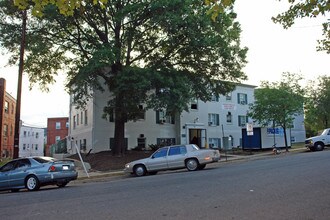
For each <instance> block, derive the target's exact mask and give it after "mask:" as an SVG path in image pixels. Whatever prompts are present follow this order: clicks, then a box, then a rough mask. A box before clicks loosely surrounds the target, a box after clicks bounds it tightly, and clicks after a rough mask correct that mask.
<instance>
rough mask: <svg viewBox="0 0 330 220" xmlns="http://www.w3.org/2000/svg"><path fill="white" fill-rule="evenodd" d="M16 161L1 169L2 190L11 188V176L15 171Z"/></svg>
mask: <svg viewBox="0 0 330 220" xmlns="http://www.w3.org/2000/svg"><path fill="white" fill-rule="evenodd" d="M15 163H16V161H11V162H8V163H7V164H5V165H4V166H2V167H1V168H0V190H4V189H8V188H9V174H10V171H11V170H13V169H14V167H15Z"/></svg>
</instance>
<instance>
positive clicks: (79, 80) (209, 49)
mask: <svg viewBox="0 0 330 220" xmlns="http://www.w3.org/2000/svg"><path fill="white" fill-rule="evenodd" d="M5 3H6V4H5ZM5 3H4V2H1V3H0V6H1V7H0V8H1V11H0V13H1V17H2V18H3V23H2V24H0V30H1V31H0V42H1V44H2V46H3V47H5V48H6V49H7V50H8V51H9V52H10V53H11V54H13V57H12V59H11V63H16V62H17V59H16V57H17V55H18V54H19V51H18V49H17V48H19V47H18V43H19V42H20V41H19V37H20V25H21V20H20V15H19V10H17V9H16V10H15V8H14V7H13V5H8V4H9V3H10V1H6V2H5ZM211 8H212V5H209V6H207V5H205V4H203V3H202V2H201V1H200V0H139V1H131V0H126V1H124V0H122V1H114V0H112V1H111V0H108V1H107V2H106V3H104V4H102V5H100V4H94V3H92V2H89V1H85V2H84V4H82V5H81V6H80V8H79V9H75V10H73V14H72V16H63V15H62V14H61V13H60V11H59V10H58V8H57V7H55V6H53V5H46V6H45V7H44V10H43V13H44V14H43V16H42V17H34V16H31V13H30V10H31V9H30V10H29V11H28V12H29V13H28V14H29V19H28V32H27V38H26V39H27V42H26V43H27V44H26V51H27V53H26V58H25V61H26V62H25V64H26V65H25V72H26V73H28V74H29V78H30V81H31V82H33V83H37V82H38V83H39V84H41V85H43V86H46V85H47V83H49V82H52V81H53V80H54V78H53V76H54V75H55V74H56V72H57V71H58V70H61V71H65V72H66V73H67V75H68V81H69V83H68V85H67V87H68V89H69V90H70V92H71V94H74V96H73V101H74V102H75V103H76V104H77V105H78V106H83V105H84V104H85V103H86V101H87V100H88V97H89V95H90V94H91V92H94V91H96V90H99V91H101V92H104V97H108V100H107V103H106V105H105V106H104V112H105V114H109V115H110V114H113V113H115V139H118V140H119V139H120V140H123V139H124V123H125V122H126V121H128V120H134V119H136V118H137V117H138V115H141V111H145V110H146V109H148V108H153V109H155V110H157V109H166V112H167V113H169V114H172V113H179V112H181V111H183V110H187V109H188V104H189V102H190V101H191V100H192V99H196V98H198V99H200V100H202V101H207V100H210V98H211V96H212V95H219V94H225V93H227V92H229V91H230V90H232V89H233V88H234V83H237V82H240V81H241V80H245V79H246V76H245V74H244V73H243V72H242V68H243V67H244V65H245V64H246V52H247V49H246V48H242V47H241V45H240V32H241V29H240V25H239V24H238V23H237V22H236V21H235V18H236V14H235V13H234V12H233V10H232V8H228V9H227V10H225V11H224V12H223V13H219V14H218V16H216V18H215V19H211V15H207V12H208V11H209V10H210V9H211ZM32 10H33V9H32ZM152 91H155V92H152ZM141 104H144V105H145V106H144V108H143V109H141V108H140V106H141ZM118 145H119V146H120V147H122V146H121V144H120V143H119V144H118Z"/></svg>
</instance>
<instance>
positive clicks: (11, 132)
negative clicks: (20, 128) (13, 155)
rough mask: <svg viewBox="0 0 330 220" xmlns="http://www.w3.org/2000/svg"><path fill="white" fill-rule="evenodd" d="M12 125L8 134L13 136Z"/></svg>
mask: <svg viewBox="0 0 330 220" xmlns="http://www.w3.org/2000/svg"><path fill="white" fill-rule="evenodd" d="M13 130H14V129H13V125H10V136H13Z"/></svg>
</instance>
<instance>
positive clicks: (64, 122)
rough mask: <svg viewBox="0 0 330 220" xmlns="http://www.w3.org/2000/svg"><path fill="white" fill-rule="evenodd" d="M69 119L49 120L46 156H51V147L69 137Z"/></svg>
mask: <svg viewBox="0 0 330 220" xmlns="http://www.w3.org/2000/svg"><path fill="white" fill-rule="evenodd" d="M68 128H69V118H68V117H60V118H48V119H47V145H46V149H45V155H46V156H50V146H51V145H53V144H55V143H57V142H58V141H60V140H62V139H64V138H66V137H67V136H68Z"/></svg>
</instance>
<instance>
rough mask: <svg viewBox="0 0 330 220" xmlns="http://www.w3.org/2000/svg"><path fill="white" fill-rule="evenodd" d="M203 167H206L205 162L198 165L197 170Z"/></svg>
mask: <svg viewBox="0 0 330 220" xmlns="http://www.w3.org/2000/svg"><path fill="white" fill-rule="evenodd" d="M205 167H206V164H201V165H199V166H198V169H199V170H202V169H204V168H205Z"/></svg>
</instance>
